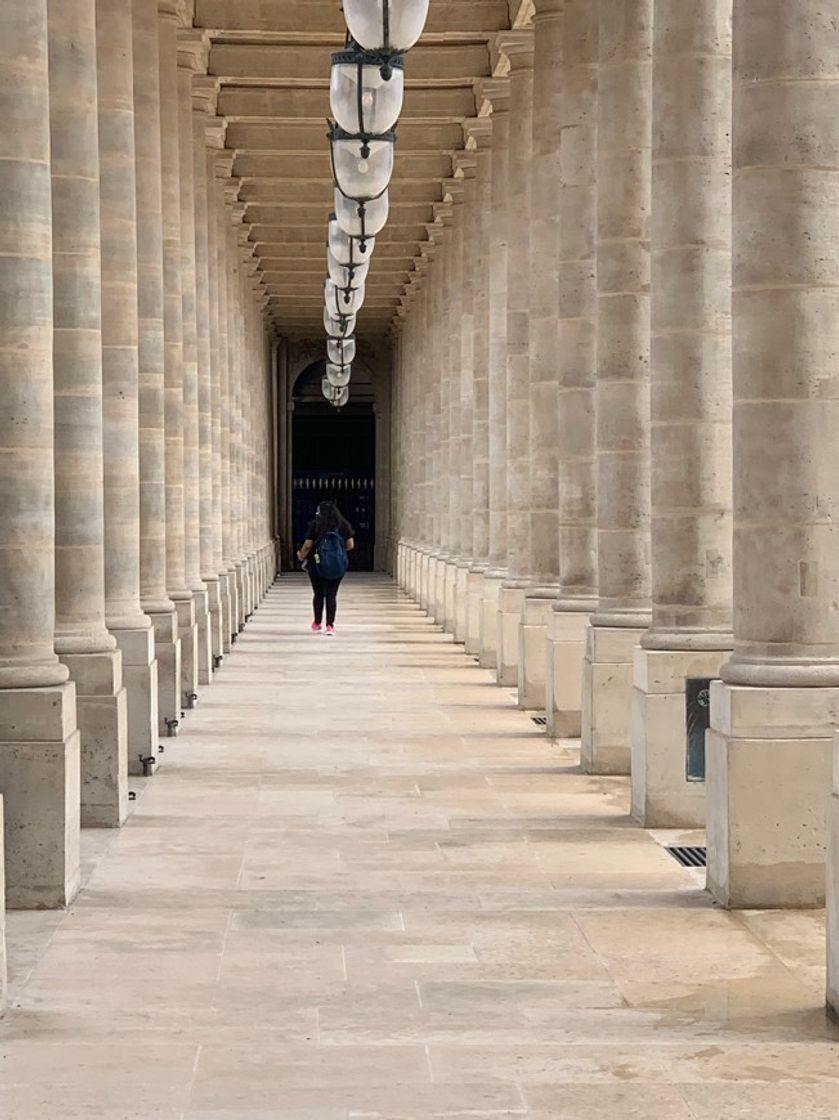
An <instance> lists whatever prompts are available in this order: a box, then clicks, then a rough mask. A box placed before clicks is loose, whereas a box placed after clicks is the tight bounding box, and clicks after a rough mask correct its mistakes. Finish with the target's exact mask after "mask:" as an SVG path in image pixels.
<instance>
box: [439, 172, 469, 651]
mask: <svg viewBox="0 0 839 1120" xmlns="http://www.w3.org/2000/svg"><path fill="white" fill-rule="evenodd" d="M449 190H450V191H451V192H452V194H453V206H452V221H451V235H450V241H449V266H448V269H447V284H448V287H447V293H448V294H447V298H446V318H447V323H448V325H447V329H446V350H445V352H446V353H447V355H448V361H447V362H446V363H445V365H444V367H443V370H444V377H445V383H444V385H443V400H444V407H448V410H449V438H448V478H447V485H448V490H449V502H448V509H447V516H448V521H449V535H448V556H447V560H446V569H445V577H444V578H445V591H444V594H445V606H444V621H443V628H444V629H445V630H446V632H447V633H449V634H451V635H452V636H453V637H454V639H455V641H461V640H462V638H461V633H460V632H461V630H462V629H463V628H465V624H466V611H465V606H466V604H465V602H463V601H462V600H461V599H460V595H459V592H460V587H459V585H458V577H459V573H461V572H462V573H463V580H464V582H465V578H466V569H465V567H463V565H462V563H461V540H462V535H463V524H462V521H461V517H460V491H461V488H462V470H463V468H462V463H461V453H462V435H461V428H462V422H461V389H460V382H461V377H462V367H463V335H462V332H461V322H462V317H463V307H464V292H463V183H462V182H461V181H460V180H458V181H457V183H456V184H455V183H450V185H449Z"/></svg>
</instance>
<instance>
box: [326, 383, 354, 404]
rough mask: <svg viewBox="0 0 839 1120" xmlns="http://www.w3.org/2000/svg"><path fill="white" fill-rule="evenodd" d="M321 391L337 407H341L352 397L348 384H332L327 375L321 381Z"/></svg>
mask: <svg viewBox="0 0 839 1120" xmlns="http://www.w3.org/2000/svg"><path fill="white" fill-rule="evenodd" d="M321 392H322V393H323V395H324V397H326V399H327V400H328V401H329V403H330V404H334V405H335V407H336V408H341V407H342V406H343V405H345V404H346V403H347V401H348V400H349V399H350V390H349V386H348V385H343V386H338V385H330V384H329V382H328V381H327V379H326V378H325V377H324V379H323V381H322V383H321Z"/></svg>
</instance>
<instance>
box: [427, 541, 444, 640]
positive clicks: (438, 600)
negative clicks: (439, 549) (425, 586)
mask: <svg viewBox="0 0 839 1120" xmlns="http://www.w3.org/2000/svg"><path fill="white" fill-rule="evenodd" d="M431 559H432V568H431V578H432V581H433V582H432V591H431V595H432V599H431V602H432V611H431V617H432V618H433V619H434V621H435V622H436V623H437V625H438V626H442V627H443V629H444V630H445V628H446V561H445V560H444V559H443V558H442V557H440V556H433V557H432V558H431Z"/></svg>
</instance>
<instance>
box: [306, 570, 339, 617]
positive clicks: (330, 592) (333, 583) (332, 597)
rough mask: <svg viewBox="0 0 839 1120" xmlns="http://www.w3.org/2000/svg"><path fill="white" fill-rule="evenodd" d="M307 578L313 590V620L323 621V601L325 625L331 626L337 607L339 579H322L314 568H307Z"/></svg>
mask: <svg viewBox="0 0 839 1120" xmlns="http://www.w3.org/2000/svg"><path fill="white" fill-rule="evenodd" d="M309 579H310V580H311V583H312V591H314V596H313V598H312V608H313V610H314V614H315V622H322V621H323V605H324V603H325V604H326V625H327V626H333V625H334V624H335V611H336V610H337V608H338V588H339V587H340V586H341V580H340V579H324V578H323V577H322V576H319V575H318V573H317V572H316V571H315V570H314V568H309Z"/></svg>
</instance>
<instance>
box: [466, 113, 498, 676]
mask: <svg viewBox="0 0 839 1120" xmlns="http://www.w3.org/2000/svg"><path fill="white" fill-rule="evenodd" d="M481 124H482V127H481V128H480V129H478V128H477V127H471V128H469V130H468V132H467V135H469V136H470V138H471V139H472V141H473V143H474V144H475V197H474V201H473V204H472V210H471V214H472V220H471V222H470V227H469V243H470V247H471V265H472V269H473V275H472V314H473V321H472V387H471V394H472V453H471V461H472V495H471V500H472V505H471V512H470V515H469V517H470V521H471V525H472V563H471V566H470V568H469V574H468V577H467V597H468V608H467V621H466V652H467V653H471V654H474V655H476V656H478V657H479V656H480V653H481V611H482V602H483V590H484V579H485V577H486V573H487V571H488V569H489V328H490V318H489V268H490V241H491V237H492V227H491V217H492V213H491V205H492V151H491V138H492V125H491V124H490V122H489V121H488V120H486V118H482V121H481ZM465 127H466V126H465Z"/></svg>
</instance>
